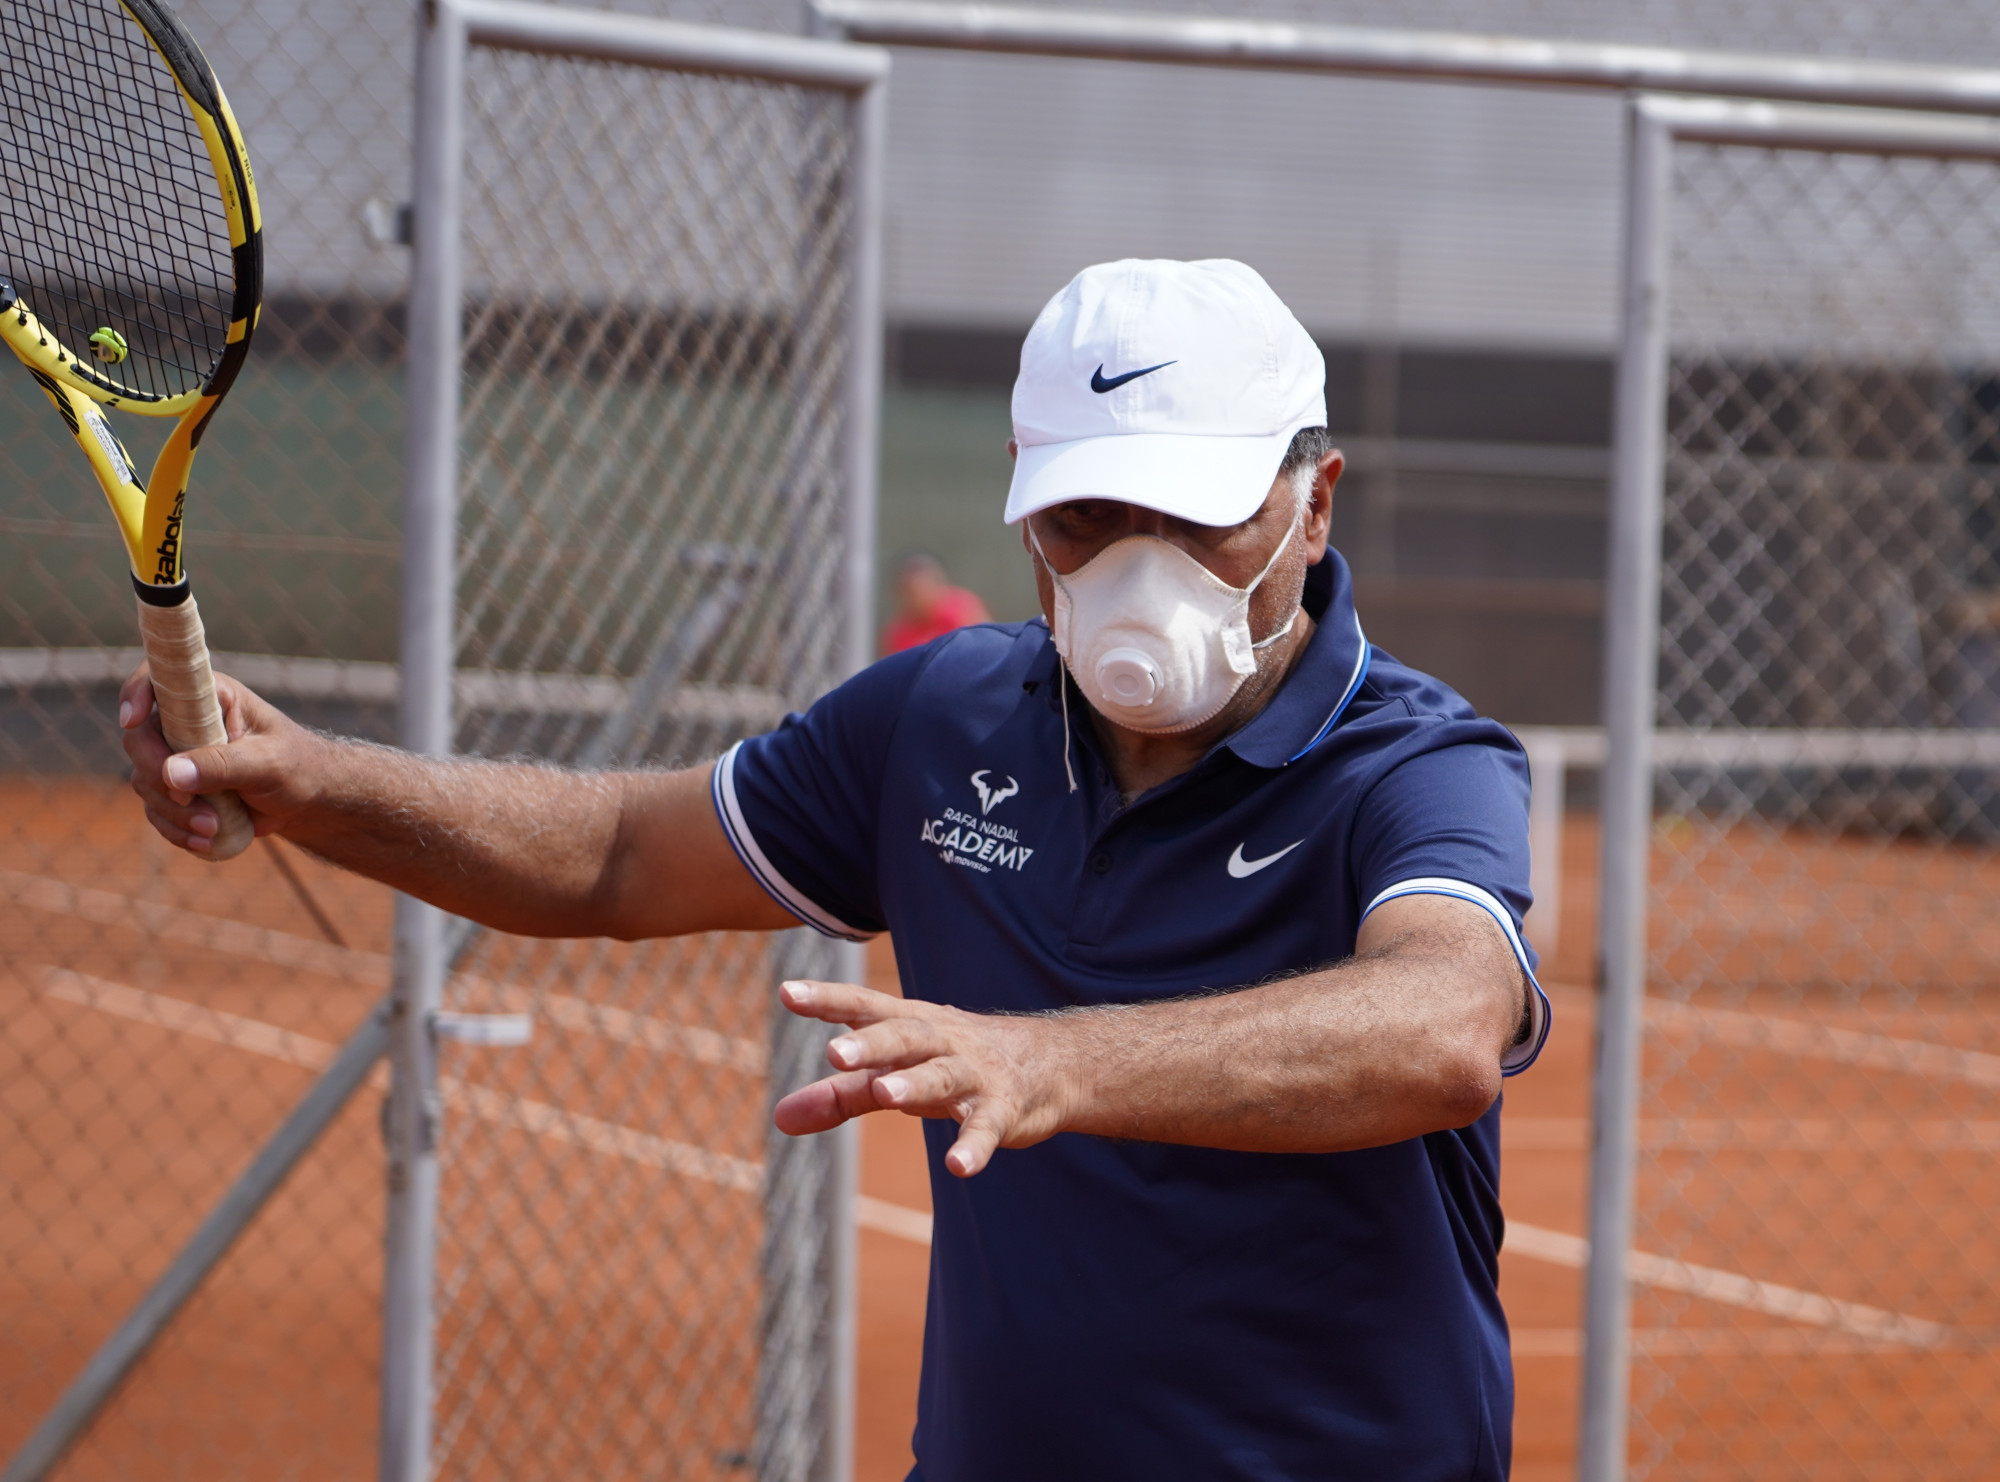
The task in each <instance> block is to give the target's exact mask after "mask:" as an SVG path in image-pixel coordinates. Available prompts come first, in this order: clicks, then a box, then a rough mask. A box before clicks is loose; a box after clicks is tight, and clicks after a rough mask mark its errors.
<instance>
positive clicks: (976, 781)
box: [972, 767, 1021, 818]
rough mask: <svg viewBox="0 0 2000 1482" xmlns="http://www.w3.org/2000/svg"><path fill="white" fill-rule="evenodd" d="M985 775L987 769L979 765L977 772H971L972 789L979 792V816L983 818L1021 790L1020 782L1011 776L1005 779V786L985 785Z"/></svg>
mask: <svg viewBox="0 0 2000 1482" xmlns="http://www.w3.org/2000/svg"><path fill="white" fill-rule="evenodd" d="M986 777H987V769H986V768H985V767H981V768H980V769H979V770H978V771H977V772H974V773H973V774H972V790H973V791H974V792H976V793H978V794H979V816H980V817H981V818H984V817H985V816H986V815H987V814H989V813H991V812H992V811H993V810H994V809H995V808H997V807H999V806H1000V805H1001V804H1002V803H1004V802H1006V801H1007V799H1009V798H1011V797H1013V796H1014V794H1015V793H1017V792H1019V791H1020V790H1021V784H1020V783H1018V782H1016V781H1015V780H1014V779H1013V778H1012V777H1009V778H1008V779H1007V785H1006V786H1005V787H989V786H987V783H986Z"/></svg>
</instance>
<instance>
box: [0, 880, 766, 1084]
mask: <svg viewBox="0 0 2000 1482" xmlns="http://www.w3.org/2000/svg"><path fill="white" fill-rule="evenodd" d="M0 900H5V901H8V902H11V903H12V904H14V905H17V906H25V907H27V908H29V909H30V910H35V911H42V912H45V913H47V914H49V915H52V916H68V917H71V918H73V919H75V920H78V921H88V922H90V923H92V924H93V925H97V926H123V927H130V928H132V929H134V930H137V931H144V932H146V933H148V934H149V935H152V936H156V937H161V938H164V939H165V940H167V941H173V942H183V943H185V944H187V945H188V946H191V947H200V948H203V949H205V950H207V951H210V952H226V953H228V954H229V955H230V956H232V957H247V958H250V959H251V960H252V961H256V962H268V963H270V964H271V965H272V966H274V967H287V968H293V969H295V970H301V971H305V972H313V973H323V974H325V975H326V976H327V977H330V978H346V979H348V980H350V981H353V982H360V983H367V984H370V985H373V986H375V987H378V988H383V989H386V988H387V987H388V984H389V973H390V968H391V962H390V958H389V955H388V954H387V953H386V952H366V951H363V950H361V949H360V948H357V947H341V946H336V945H335V944H334V943H332V942H322V941H319V940H317V939H315V938H313V937H302V936H295V935H294V934H292V933H291V932H285V931H273V930H271V929H270V928H268V927H263V926H252V925H250V924H249V923H248V922H243V921H235V920H231V919H230V918H229V917H226V916H206V915H203V914H202V913H200V912H198V911H183V910H181V909H179V908H178V907H175V906H169V905H164V904H162V903H161V902H159V901H149V900H144V899H142V898H140V897H138V896H131V895H120V894H118V893H117V892H115V891H110V890H96V889H92V888H91V887H89V886H82V885H72V884H70V883H69V882H68V881H67V880H58V879H55V878H53V877H51V876H48V875H27V874H22V873H20V872H18V871H15V870H0ZM453 981H454V982H455V983H457V984H459V985H460V986H462V987H464V988H467V989H471V990H483V991H485V992H486V993H487V994H489V995H491V996H492V997H493V998H495V999H497V1000H499V1001H500V1003H501V1005H502V1006H503V1007H504V1008H505V1009H506V1010H507V1011H508V1012H512V1013H528V1012H532V1013H535V1014H538V1015H539V1016H540V1017H542V1018H544V1019H547V1020H548V1021H549V1022H550V1023H552V1024H555V1025H558V1026H559V1027H561V1028H563V1029H570V1030H575V1031H576V1032H578V1033H581V1034H594V1035H596V1036H597V1037H598V1038H599V1039H608V1040H614V1041H616V1042H618V1043H620V1044H628V1045H637V1046H639V1047H641V1048H643V1049H648V1050H656V1051H659V1052H661V1053H663V1054H670V1055H680V1056H683V1057H685V1058H686V1059H689V1060H694V1061H698V1062H699V1063H701V1064H703V1065H724V1066H728V1067H730V1068H731V1069H735V1070H742V1071H748V1072H750V1073H751V1074H753V1075H762V1074H763V1073H764V1070H765V1067H766V1065H767V1063H768V1056H767V1054H766V1052H765V1048H764V1046H762V1045H760V1044H758V1043H756V1042H755V1041H754V1040H747V1039H739V1038H736V1037H735V1036H733V1035H727V1034H720V1033H718V1032H716V1031H715V1030H713V1029H701V1028H697V1027H696V1026H694V1025H691V1024H670V1023H668V1022H667V1021H666V1020H664V1019H654V1018H650V1017H648V1016H647V1015H644V1014H635V1013H633V1012H631V1011H630V1010H629V1009H619V1008H612V1007H611V1006H610V1005H608V1004H597V1003H591V1002H590V1001H589V1000H587V999H581V998H572V997H569V996H567V995H565V994H561V993H548V994H544V995H542V997H541V998H540V999H539V1000H537V999H536V998H535V996H534V995H533V994H531V993H529V992H528V991H527V990H525V989H522V988H515V987H509V986H507V985H504V984H500V983H493V982H489V981H487V980H485V979H483V978H475V977H472V976H470V975H468V974H464V973H457V974H454V975H453Z"/></svg>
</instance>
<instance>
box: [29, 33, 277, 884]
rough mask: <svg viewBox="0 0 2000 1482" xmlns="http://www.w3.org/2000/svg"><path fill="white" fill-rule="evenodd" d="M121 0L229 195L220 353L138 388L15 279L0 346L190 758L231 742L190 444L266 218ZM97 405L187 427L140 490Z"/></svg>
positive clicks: (244, 312)
mask: <svg viewBox="0 0 2000 1482" xmlns="http://www.w3.org/2000/svg"><path fill="white" fill-rule="evenodd" d="M119 4H120V6H121V8H123V10H124V11H125V13H126V14H127V15H129V16H131V17H132V20H133V22H134V23H135V24H137V25H138V27H139V29H140V30H141V31H143V32H144V33H145V34H146V39H147V40H148V41H149V42H150V43H151V44H152V47H153V50H154V51H155V52H157V53H158V54H159V56H160V60H161V61H162V62H164V63H165V64H166V67H167V71H168V72H169V73H171V74H172V76H173V79H174V85H175V86H176V87H177V88H178V89H179V90H180V94H181V100H182V101H183V102H184V103H185V104H186V106H187V109H188V112H189V113H190V114H191V115H192V116H193V118H194V121H195V125H196V127H197V128H199V129H200V131H201V137H202V140H203V142H204V143H205V144H206V145H207V148H208V158H209V165H210V167H211V169H212V170H213V171H214V174H215V180H216V183H217V185H218V186H219V187H220V188H221V195H222V209H223V214H224V215H225V216H226V217H227V219H228V223H229V244H230V248H231V252H232V255H233V257H234V264H233V266H234V269H235V272H234V280H235V281H234V290H235V298H234V302H233V304H232V307H231V319H230V325H229V332H228V335H227V337H226V338H225V340H224V343H223V352H222V355H221V357H220V359H218V360H217V362H216V365H215V368H214V369H213V370H212V371H210V373H209V376H208V380H207V381H206V382H205V383H204V384H203V385H202V386H200V387H199V388H197V389H196V390H193V391H187V392H183V393H181V394H179V395H177V396H159V395H155V394H152V393H149V392H144V391H141V390H139V389H137V388H136V387H133V386H128V385H126V384H125V383H124V382H123V381H120V380H119V379H117V377H116V374H115V367H112V366H101V365H98V364H94V363H92V362H91V361H90V360H89V359H87V358H85V357H84V356H80V355H79V354H78V353H77V352H76V350H75V349H73V348H72V347H70V346H68V345H65V344H63V343H62V341H61V340H60V339H58V338H57V337H56V336H55V335H53V334H51V333H50V332H49V329H48V327H47V326H46V325H44V324H43V323H42V321H41V320H40V319H39V318H38V317H36V314H35V311H34V306H33V305H32V304H31V303H29V302H26V301H24V300H22V299H20V298H19V296H18V295H19V291H20V290H19V287H18V285H15V286H14V295H15V296H14V298H13V300H12V301H11V302H7V303H5V304H4V305H0V341H5V343H6V345H7V348H8V349H10V350H12V351H13V352H14V354H15V355H16V356H18V357H19V358H20V360H21V362H22V363H23V364H24V365H25V366H26V367H27V368H28V373H29V374H30V375H32V376H33V377H34V378H35V381H36V384H38V385H39V386H40V387H41V388H42V390H43V391H44V392H46V393H47V395H48V398H49V400H50V401H51V402H53V403H54V404H55V409H56V412H57V413H58V415H60V416H61V417H62V419H63V424H64V425H65V426H66V427H68V428H69V431H70V435H71V436H72V437H74V438H75V439H76V445H77V446H78V447H79V448H81V449H82V450H83V456H84V457H85V458H86V459H87V460H88V461H89V463H90V468H91V472H92V473H94V474H95V475H96V476H97V482H98V485H99V486H100V487H101V488H102V489H103V490H104V497H105V499H106V500H107V501H108V502H109V503H110V505H111V515H112V518H113V520H114V521H115V522H116V523H117V526H118V533H119V535H120V536H121V537H122V538H123V540H124V542H125V555H126V559H127V560H128V561H129V562H130V564H131V568H132V581H133V585H134V586H135V587H136V588H137V589H138V593H139V628H140V633H141V636H142V637H143V639H144V641H145V645H146V657H147V659H148V661H149V662H150V664H151V668H152V675H153V693H154V698H155V700H156V702H157V703H158V705H159V709H160V725H161V730H162V731H163V732H164V733H165V735H166V738H167V744H168V745H170V746H172V747H173V749H174V750H175V751H192V750H194V749H195V748H197V747H202V746H214V745H219V744H221V743H223V742H225V741H227V740H228V732H227V731H226V730H225V729H224V726H223V721H222V711H221V708H220V706H219V705H218V704H217V702H216V697H215V681H214V677H213V675H212V674H211V673H210V669H209V660H208V644H207V639H206V637H205V636H204V634H203V632H202V626H201V615H200V613H199V611H198V610H197V609H196V607H195V603H194V597H193V595H192V592H191V590H190V588H189V587H188V584H187V572H186V569H185V567H184V565H183V561H182V555H183V551H184V548H185V541H184V539H183V524H182V521H183V517H184V514H185V510H186V504H187V486H188V477H189V474H190V472H191V471H192V469H193V466H194V455H195V450H196V449H197V448H198V447H199V446H200V445H201V436H202V433H203V432H204V431H205V430H206V429H207V427H208V421H209V418H210V417H212V416H213V415H214V413H215V409H216V407H217V406H218V405H220V404H221V401H222V398H223V397H224V396H225V395H226V394H228V391H229V388H230V386H231V385H232V384H233V383H234V381H235V379H236V374H237V372H238V371H239V370H241V369H242V366H243V360H244V357H245V356H246V355H247V354H248V352H249V349H250V337H251V335H252V333H253V332H254V331H255V330H256V327H257V315H258V310H259V307H260V305H261V302H262V299H263V240H262V233H263V217H262V214H261V213H260V211H259V209H258V205H257V186H256V181H255V179H254V178H253V176H252V175H251V173H250V151H249V150H248V148H247V147H246V146H245V145H244V142H243V135H242V132H241V131H240V130H239V129H238V128H237V126H236V116H235V114H234V113H233V112H232V111H231V109H230V107H229V100H228V98H227V97H225V96H224V95H223V91H222V87H221V84H220V83H218V82H217V81H216V79H215V74H214V71H213V69H211V68H210V67H209V65H208V62H207V60H206V59H205V58H204V57H203V56H202V54H201V51H200V49H199V48H198V47H197V46H196V45H195V43H194V41H193V39H192V38H191V37H189V36H188V34H187V32H186V31H185V30H184V29H183V28H182V27H181V25H180V23H179V21H178V20H177V19H176V18H175V17H174V16H173V14H172V12H170V11H168V10H166V8H165V7H164V6H163V5H161V4H159V3H158V0H119ZM101 407H109V408H115V409H117V410H119V411H126V412H132V413H135V414H137V415H138V416H142V417H174V418H178V419H179V420H178V421H177V422H176V424H175V426H174V429H173V431H172V432H171V433H169V434H168V436H167V441H166V446H165V447H163V448H162V449H161V450H160V455H159V457H158V458H156V459H155V460H154V462H153V471H152V473H151V474H150V475H148V477H147V479H146V482H145V484H144V486H143V487H142V486H141V485H140V483H139V473H138V469H137V468H136V467H135V466H134V465H133V462H132V455H131V453H130V452H128V451H127V450H126V447H125V444H124V443H123V442H121V441H120V440H119V438H118V437H117V435H116V434H115V433H114V432H113V431H112V430H111V426H110V423H109V422H107V421H106V419H105V416H104V413H103V411H102V410H100V408H101ZM204 796H205V797H206V799H207V801H208V802H209V803H210V804H212V805H213V806H214V808H215V809H216V813H217V815H218V818H219V820H220V826H219V828H218V829H217V832H216V834H215V837H214V839H213V840H212V841H211V845H210V848H209V851H208V856H207V857H208V858H210V859H213V860H217V861H220V860H225V859H230V858H233V857H234V856H235V855H238V854H241V853H242V852H243V851H244V850H245V849H247V848H249V847H250V844H251V842H252V840H253V839H254V838H255V837H256V831H255V827H254V825H253V823H252V821H251V818H250V815H249V813H248V811H247V810H246V809H245V808H244V806H243V803H242V800H241V799H239V798H237V797H236V796H235V795H234V794H233V793H218V794H205V795H204Z"/></svg>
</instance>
